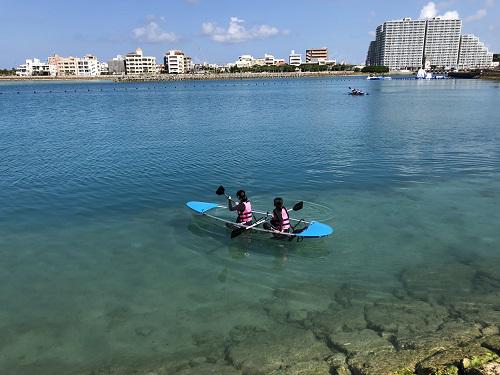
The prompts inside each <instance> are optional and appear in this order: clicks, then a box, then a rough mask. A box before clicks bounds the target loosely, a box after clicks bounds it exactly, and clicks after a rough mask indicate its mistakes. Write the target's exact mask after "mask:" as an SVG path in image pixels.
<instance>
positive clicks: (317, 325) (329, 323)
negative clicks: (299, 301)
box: [304, 307, 366, 338]
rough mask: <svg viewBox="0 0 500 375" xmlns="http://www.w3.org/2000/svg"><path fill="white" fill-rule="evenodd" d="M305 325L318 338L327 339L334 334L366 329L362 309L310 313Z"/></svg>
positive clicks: (352, 308) (353, 308) (351, 308)
mask: <svg viewBox="0 0 500 375" xmlns="http://www.w3.org/2000/svg"><path fill="white" fill-rule="evenodd" d="M304 324H305V327H306V328H310V329H311V330H312V331H313V332H314V333H315V334H316V335H317V336H318V337H325V338H326V337H328V335H330V334H332V333H334V332H355V331H360V330H363V329H365V328H366V320H365V317H364V312H363V309H362V308H361V307H350V308H346V309H337V310H334V309H328V310H326V311H314V312H310V313H309V314H308V317H307V320H306V321H304Z"/></svg>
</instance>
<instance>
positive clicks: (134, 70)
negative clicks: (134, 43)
mask: <svg viewBox="0 0 500 375" xmlns="http://www.w3.org/2000/svg"><path fill="white" fill-rule="evenodd" d="M156 73H158V69H157V67H156V57H153V56H144V55H143V53H142V49H140V48H137V49H136V50H135V52H129V53H127V55H125V74H127V75H139V74H156Z"/></svg>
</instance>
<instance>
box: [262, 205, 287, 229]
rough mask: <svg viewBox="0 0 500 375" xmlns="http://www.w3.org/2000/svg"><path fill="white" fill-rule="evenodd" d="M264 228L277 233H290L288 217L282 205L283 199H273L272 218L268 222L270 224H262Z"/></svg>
mask: <svg viewBox="0 0 500 375" xmlns="http://www.w3.org/2000/svg"><path fill="white" fill-rule="evenodd" d="M264 228H265V229H268V230H276V231H279V232H289V231H290V216H289V215H288V210H287V209H286V207H285V206H284V204H283V198H279V197H278V198H274V210H273V217H272V219H271V220H270V224H269V223H264Z"/></svg>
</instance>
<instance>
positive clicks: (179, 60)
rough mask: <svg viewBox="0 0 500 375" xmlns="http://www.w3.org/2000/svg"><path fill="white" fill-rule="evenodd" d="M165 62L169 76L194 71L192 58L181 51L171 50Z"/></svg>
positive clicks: (166, 55)
mask: <svg viewBox="0 0 500 375" xmlns="http://www.w3.org/2000/svg"><path fill="white" fill-rule="evenodd" d="M163 61H164V67H165V71H166V72H167V73H168V74H182V73H189V72H191V71H192V70H193V66H192V62H193V60H192V59H191V57H189V56H186V54H185V53H184V52H182V51H179V50H170V51H168V52H167V53H165V57H164V58H163Z"/></svg>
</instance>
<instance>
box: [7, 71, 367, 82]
mask: <svg viewBox="0 0 500 375" xmlns="http://www.w3.org/2000/svg"><path fill="white" fill-rule="evenodd" d="M365 75H366V73H359V72H354V71H335V72H283V73H269V72H266V73H203V74H194V73H189V74H141V75H121V76H118V75H101V76H97V77H78V76H67V77H19V76H0V81H26V82H28V81H80V82H85V81H103V80H105V81H113V82H157V81H189V80H191V81H203V80H243V79H256V78H257V79H259V78H260V79H262V78H306V77H307V78H310V77H318V78H321V77H343V76H365Z"/></svg>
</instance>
